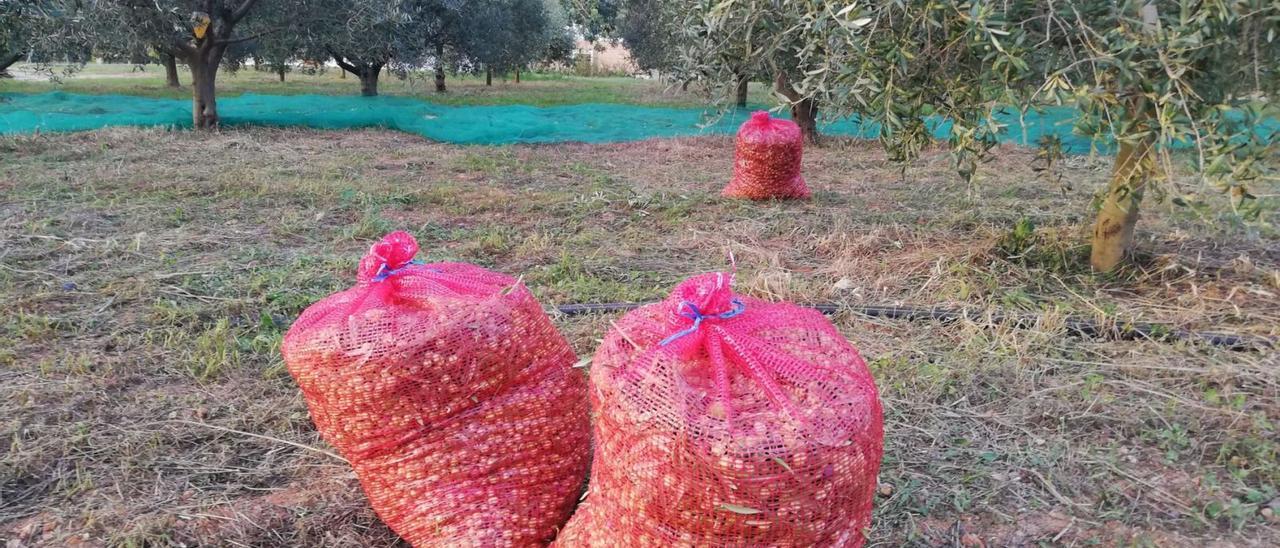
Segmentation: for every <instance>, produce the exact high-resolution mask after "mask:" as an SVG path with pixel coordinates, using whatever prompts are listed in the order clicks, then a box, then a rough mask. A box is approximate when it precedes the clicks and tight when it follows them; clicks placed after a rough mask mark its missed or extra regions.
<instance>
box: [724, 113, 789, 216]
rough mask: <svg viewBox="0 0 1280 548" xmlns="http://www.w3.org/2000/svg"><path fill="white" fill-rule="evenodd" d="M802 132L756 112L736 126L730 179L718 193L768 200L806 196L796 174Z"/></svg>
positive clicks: (782, 121)
mask: <svg viewBox="0 0 1280 548" xmlns="http://www.w3.org/2000/svg"><path fill="white" fill-rule="evenodd" d="M803 156H804V135H803V134H802V133H801V132H800V126H798V125H796V123H795V122H792V121H791V120H785V119H782V118H773V117H770V116H769V113H768V112H765V111H758V112H755V113H753V114H752V115H751V118H750V119H748V120H747V121H746V122H743V123H742V127H741V128H739V129H738V144H737V147H736V149H735V152H734V158H733V179H730V180H729V184H728V185H726V186H725V187H724V190H723V191H721V192H720V193H721V194H722V195H724V196H726V197H730V198H748V199H751V200H770V199H775V198H782V199H786V198H808V197H809V187H808V186H806V185H805V184H804V177H803V176H802V175H800V162H801V159H802V158H803Z"/></svg>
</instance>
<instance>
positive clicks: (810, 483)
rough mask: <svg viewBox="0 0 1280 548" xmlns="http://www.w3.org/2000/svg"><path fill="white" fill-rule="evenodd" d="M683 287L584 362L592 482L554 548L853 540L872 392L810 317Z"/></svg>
mask: <svg viewBox="0 0 1280 548" xmlns="http://www.w3.org/2000/svg"><path fill="white" fill-rule="evenodd" d="M730 279H731V277H730V276H729V275H727V274H718V273H712V274H703V275H699V276H695V277H693V278H690V279H689V280H686V281H685V282H683V283H681V284H680V285H679V286H678V287H676V288H675V290H674V291H673V292H672V294H671V295H670V297H668V298H667V299H666V300H664V301H663V302H661V303H657V304H653V305H649V306H645V307H643V308H640V309H637V310H635V311H633V312H631V313H629V314H627V315H626V316H625V317H623V318H622V319H621V320H620V321H619V322H617V324H616V326H615V327H614V328H613V330H612V331H611V332H610V333H609V334H608V335H607V336H606V338H605V340H604V343H603V345H602V346H601V347H600V348H599V350H598V351H597V353H596V355H595V358H594V360H593V362H592V364H591V390H590V395H591V402H592V409H593V412H594V414H595V418H596V422H595V427H594V431H595V442H596V449H595V458H594V462H593V465H592V470H591V484H590V485H591V486H590V489H589V492H588V495H587V497H586V499H585V501H584V502H583V503H582V505H580V506H579V508H578V510H577V512H576V513H575V514H574V516H573V518H572V519H570V521H569V524H568V525H567V526H566V527H565V530H564V531H563V532H562V533H561V535H560V536H559V537H558V539H557V540H556V546H560V547H566V548H571V547H579V546H600V547H604V546H655V547H657V546H699V547H719V546H860V545H862V544H863V543H864V542H865V541H866V537H865V531H866V528H867V527H868V526H869V524H870V521H871V505H872V498H873V496H874V494H875V488H876V474H877V471H878V469H879V466H880V457H881V454H882V451H883V422H882V421H883V419H882V413H881V407H880V400H879V396H878V394H877V391H876V387H875V383H874V382H873V380H872V378H871V374H870V372H869V371H868V370H867V366H866V364H865V363H864V362H863V360H862V358H861V357H860V356H859V354H858V351H857V350H856V349H855V348H854V347H853V346H852V345H851V344H850V343H849V342H848V341H847V340H846V339H845V338H844V337H843V336H841V335H840V333H839V332H837V331H836V329H835V328H834V326H832V324H831V322H829V321H828V320H827V319H826V318H825V317H823V316H822V315H821V314H819V313H818V312H816V311H814V310H811V309H806V308H802V307H799V306H796V305H793V304H788V303H771V302H766V301H763V300H758V299H753V298H749V297H745V296H737V295H735V294H734V293H733V292H732V291H731V289H730V287H729V282H730Z"/></svg>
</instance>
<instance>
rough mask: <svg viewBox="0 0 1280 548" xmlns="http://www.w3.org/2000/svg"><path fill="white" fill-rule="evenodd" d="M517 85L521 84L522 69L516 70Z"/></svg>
mask: <svg viewBox="0 0 1280 548" xmlns="http://www.w3.org/2000/svg"><path fill="white" fill-rule="evenodd" d="M516 83H517V84H519V83H520V69H516Z"/></svg>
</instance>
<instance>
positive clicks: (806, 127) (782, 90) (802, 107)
mask: <svg viewBox="0 0 1280 548" xmlns="http://www.w3.org/2000/svg"><path fill="white" fill-rule="evenodd" d="M773 86H774V89H776V90H777V91H778V93H779V94H781V95H782V96H783V97H786V98H787V100H788V101H790V102H791V120H792V121H794V122H795V123H796V125H798V126H800V131H801V132H802V133H803V134H804V140H805V141H807V142H809V143H811V144H813V145H815V146H820V145H821V144H822V141H821V135H819V134H818V103H817V102H816V101H814V100H813V98H812V97H806V96H804V95H801V94H800V92H798V91H796V90H795V88H793V87H791V82H790V81H788V79H787V75H786V74H785V73H778V76H777V79H776V80H775V81H774V83H773Z"/></svg>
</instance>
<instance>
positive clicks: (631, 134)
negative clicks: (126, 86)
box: [0, 92, 1090, 153]
mask: <svg viewBox="0 0 1280 548" xmlns="http://www.w3.org/2000/svg"><path fill="white" fill-rule="evenodd" d="M218 110H219V114H221V116H222V122H223V124H226V125H242V124H243V125H264V126H304V127H311V128H320V129H345V128H369V127H377V128H389V129H396V130H400V131H405V132H409V133H415V134H418V135H421V136H423V137H426V138H429V139H433V140H437V141H442V142H447V143H456V144H477V145H504V144H513V143H556V142H573V141H576V142H585V143H612V142H621V141H638V140H643V139H650V138H654V137H677V136H687V135H705V134H727V133H732V132H734V131H735V130H736V129H737V127H738V125H739V124H741V123H742V122H743V121H744V120H746V118H747V116H748V111H746V110H740V111H735V112H731V113H728V114H726V115H724V116H721V117H716V116H714V115H709V114H708V113H707V112H706V111H704V110H701V109H678V108H657V107H644V106H635V105H622V104H579V105H569V106H556V107H531V106H522V105H504V106H444V105H437V104H434V103H430V102H426V101H422V100H419V99H413V98H408V97H352V96H330V95H255V94H245V95H240V96H238V97H227V98H224V99H220V100H219V101H218ZM1074 112H1075V111H1074V110H1073V109H1071V108H1056V109H1048V110H1045V111H1044V112H1040V113H1034V112H1033V113H1028V114H1027V115H1026V117H1025V118H1024V119H1023V120H1022V121H1021V123H1020V121H1019V119H1018V116H1017V114H1016V113H1008V114H1005V115H1002V118H1003V119H1002V120H1001V121H1002V122H1003V123H1005V124H1006V125H1007V126H1008V128H1007V130H1006V132H1005V134H1004V135H1003V138H1004V140H1005V141H1007V142H1014V143H1018V144H1030V145H1034V144H1036V143H1038V142H1039V140H1040V138H1041V136H1043V135H1046V134H1049V135H1056V136H1058V137H1059V138H1060V139H1061V141H1062V145H1063V149H1064V150H1065V151H1067V152H1070V153H1087V152H1089V150H1090V142H1089V140H1088V139H1086V138H1084V137H1081V136H1078V135H1075V134H1073V133H1072V131H1071V129H1072V122H1073V120H1074ZM190 125H191V101H189V100H185V99H155V98H146V97H135V96H127V95H84V94H73V93H63V92H51V93H42V94H0V135H13V134H25V133H34V132H37V131H40V132H60V131H81V130H90V129H97V128H101V127H107V126H176V127H190ZM930 127H931V128H932V130H933V132H934V134H935V135H936V136H938V137H945V136H946V134H947V132H948V131H950V124H949V123H948V122H946V121H945V120H933V121H932V123H930ZM821 130H822V131H823V132H824V133H827V134H831V135H843V136H851V137H861V138H874V137H875V136H876V134H877V133H878V131H879V128H878V127H877V126H876V125H875V124H860V123H858V122H857V121H855V120H840V121H836V122H830V123H827V124H824V125H823V126H822V127H821Z"/></svg>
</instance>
